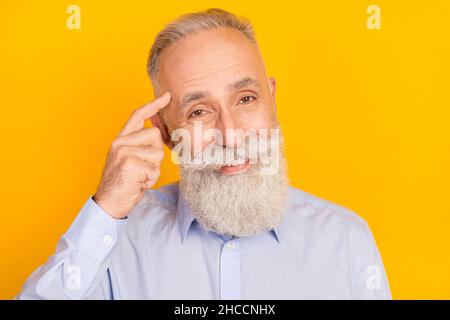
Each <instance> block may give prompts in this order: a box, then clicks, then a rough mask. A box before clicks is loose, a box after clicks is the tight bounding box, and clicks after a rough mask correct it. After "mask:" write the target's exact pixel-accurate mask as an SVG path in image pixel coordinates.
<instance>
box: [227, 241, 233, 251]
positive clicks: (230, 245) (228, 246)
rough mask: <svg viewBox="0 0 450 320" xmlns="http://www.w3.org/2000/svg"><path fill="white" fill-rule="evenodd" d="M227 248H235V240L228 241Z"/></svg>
mask: <svg viewBox="0 0 450 320" xmlns="http://www.w3.org/2000/svg"><path fill="white" fill-rule="evenodd" d="M227 248H228V249H230V250H231V249H233V248H234V243H233V242H228V243H227Z"/></svg>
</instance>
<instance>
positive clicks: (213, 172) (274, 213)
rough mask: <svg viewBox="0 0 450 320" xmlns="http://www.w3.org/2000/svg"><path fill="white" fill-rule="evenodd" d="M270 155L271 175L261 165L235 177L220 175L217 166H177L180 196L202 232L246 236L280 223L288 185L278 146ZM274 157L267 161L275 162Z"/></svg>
mask: <svg viewBox="0 0 450 320" xmlns="http://www.w3.org/2000/svg"><path fill="white" fill-rule="evenodd" d="M272 152H275V153H276V155H277V162H278V163H277V170H276V171H275V172H272V173H271V174H265V173H264V170H263V165H261V164H260V163H256V164H253V165H252V166H251V167H250V168H249V169H248V170H247V171H245V172H243V173H239V174H235V175H223V174H221V172H220V169H218V167H217V166H216V167H215V166H189V165H183V164H180V176H181V178H180V185H179V186H180V193H181V196H183V198H184V200H185V201H186V203H187V204H188V206H189V208H190V209H191V210H192V213H193V215H194V216H195V217H196V219H197V221H198V223H199V224H200V225H201V226H202V227H203V228H204V229H206V230H208V231H213V232H215V233H218V234H222V235H227V236H236V237H245V236H253V235H257V234H260V233H263V232H266V231H269V230H271V229H273V228H275V227H276V226H277V225H279V224H280V222H281V220H282V218H283V215H284V213H285V211H286V206H287V195H288V185H289V182H288V178H287V173H286V164H285V159H284V152H283V148H282V145H281V143H280V144H279V146H278V148H277V150H272ZM274 155H275V154H274V153H272V156H271V157H270V159H269V161H274V160H273V159H274V158H275V157H274ZM267 165H268V163H267V162H266V164H265V166H267ZM269 165H271V164H269Z"/></svg>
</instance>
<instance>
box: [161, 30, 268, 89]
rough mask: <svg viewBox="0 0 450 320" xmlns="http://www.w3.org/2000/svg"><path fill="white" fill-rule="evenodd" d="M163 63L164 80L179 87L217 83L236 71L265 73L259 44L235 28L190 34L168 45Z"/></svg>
mask: <svg viewBox="0 0 450 320" xmlns="http://www.w3.org/2000/svg"><path fill="white" fill-rule="evenodd" d="M160 63H161V68H160V70H161V75H160V79H161V82H162V84H163V85H164V86H167V87H169V88H170V89H172V90H176V91H178V90H180V89H181V87H191V86H193V87H195V86H201V85H202V84H208V83H209V84H214V81H217V80H218V78H224V77H227V76H230V75H232V74H234V73H242V72H245V71H247V72H252V73H259V74H261V73H262V74H265V69H264V63H263V61H262V57H261V55H260V53H259V50H258V48H257V46H256V45H255V44H254V43H253V42H251V41H250V40H248V39H247V38H245V36H244V35H242V34H241V33H239V32H238V31H236V30H232V29H229V30H228V29H224V30H212V31H205V32H201V33H199V34H194V35H189V36H188V37H186V38H185V39H183V40H180V41H179V42H178V43H176V44H175V45H174V46H173V47H170V48H168V49H166V51H165V52H163V55H162V57H161V61H160ZM254 76H257V75H256V74H255V75H254ZM230 80H232V79H230ZM174 93H175V94H176V92H174Z"/></svg>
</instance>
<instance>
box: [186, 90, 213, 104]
mask: <svg viewBox="0 0 450 320" xmlns="http://www.w3.org/2000/svg"><path fill="white" fill-rule="evenodd" d="M208 95H209V93H208V92H206V91H194V92H191V93H188V94H187V95H185V96H184V97H183V99H181V107H184V106H186V105H188V104H189V103H191V102H192V101H196V100H200V99H203V98H204V97H206V96H208Z"/></svg>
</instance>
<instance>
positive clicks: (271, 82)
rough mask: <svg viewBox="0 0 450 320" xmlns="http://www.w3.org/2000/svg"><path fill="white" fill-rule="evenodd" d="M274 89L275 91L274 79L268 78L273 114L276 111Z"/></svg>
mask: <svg viewBox="0 0 450 320" xmlns="http://www.w3.org/2000/svg"><path fill="white" fill-rule="evenodd" d="M276 89H277V81H276V80H275V78H274V77H270V78H269V90H270V94H271V95H272V99H273V105H274V111H275V112H276V111H277V104H276V100H275V92H276Z"/></svg>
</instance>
